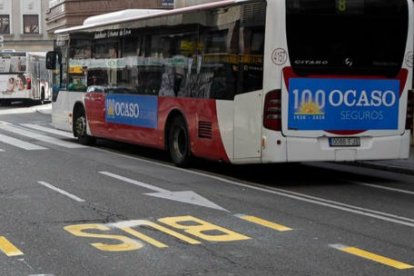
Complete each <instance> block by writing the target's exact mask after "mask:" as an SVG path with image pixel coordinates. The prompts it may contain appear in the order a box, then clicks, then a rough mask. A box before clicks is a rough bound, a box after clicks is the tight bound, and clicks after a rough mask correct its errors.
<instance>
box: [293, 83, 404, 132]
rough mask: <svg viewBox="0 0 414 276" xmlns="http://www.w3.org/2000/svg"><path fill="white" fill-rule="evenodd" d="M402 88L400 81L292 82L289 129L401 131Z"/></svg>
mask: <svg viewBox="0 0 414 276" xmlns="http://www.w3.org/2000/svg"><path fill="white" fill-rule="evenodd" d="M399 88H400V83H399V81H398V80H358V79H352V80H350V79H308V78H292V79H290V82H289V108H288V128H289V129H293V130H392V129H398V111H399V110H398V107H399V90H400V89H399Z"/></svg>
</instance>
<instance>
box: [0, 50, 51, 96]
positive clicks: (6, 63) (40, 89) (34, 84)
mask: <svg viewBox="0 0 414 276" xmlns="http://www.w3.org/2000/svg"><path fill="white" fill-rule="evenodd" d="M45 62H46V52H16V51H14V50H4V51H0V102H1V103H3V104H9V103H10V102H11V101H13V100H30V101H42V102H43V101H47V100H49V101H50V100H51V93H50V90H49V74H50V72H49V71H48V70H47V69H46V63H45Z"/></svg>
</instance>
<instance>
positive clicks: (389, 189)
mask: <svg viewBox="0 0 414 276" xmlns="http://www.w3.org/2000/svg"><path fill="white" fill-rule="evenodd" d="M352 183H354V184H357V185H360V186H366V187H370V188H375V189H381V190H387V191H392V192H397V193H403V194H407V195H414V192H413V191H408V190H402V189H397V188H391V187H386V186H380V185H375V184H370V183H365V182H356V181H353V182H352Z"/></svg>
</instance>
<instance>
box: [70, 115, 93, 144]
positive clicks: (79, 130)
mask: <svg viewBox="0 0 414 276" xmlns="http://www.w3.org/2000/svg"><path fill="white" fill-rule="evenodd" d="M73 132H74V135H75V137H78V141H79V143H80V144H82V145H91V144H93V143H94V142H95V139H94V138H93V137H92V136H89V135H88V134H87V132H86V116H85V110H84V109H83V108H80V109H79V110H78V111H77V112H76V116H75V118H74V127H73Z"/></svg>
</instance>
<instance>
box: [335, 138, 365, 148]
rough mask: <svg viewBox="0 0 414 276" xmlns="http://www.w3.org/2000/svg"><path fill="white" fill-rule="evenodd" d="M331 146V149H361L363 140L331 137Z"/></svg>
mask: <svg viewBox="0 0 414 276" xmlns="http://www.w3.org/2000/svg"><path fill="white" fill-rule="evenodd" d="M329 145H330V146H331V147H359V146H360V145H361V140H360V138H359V137H331V138H329Z"/></svg>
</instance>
